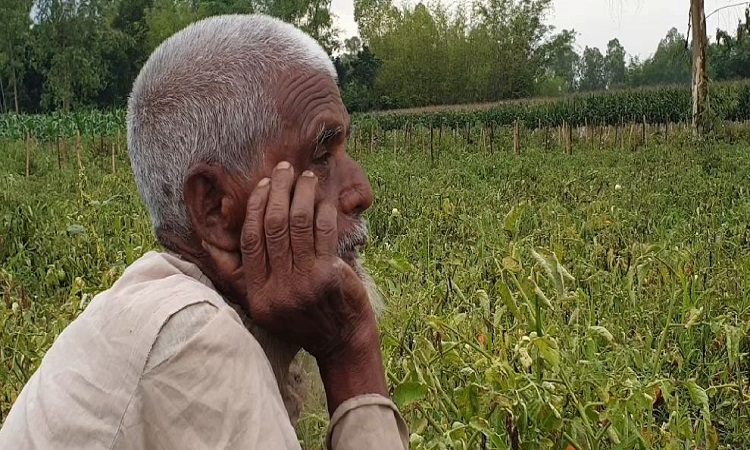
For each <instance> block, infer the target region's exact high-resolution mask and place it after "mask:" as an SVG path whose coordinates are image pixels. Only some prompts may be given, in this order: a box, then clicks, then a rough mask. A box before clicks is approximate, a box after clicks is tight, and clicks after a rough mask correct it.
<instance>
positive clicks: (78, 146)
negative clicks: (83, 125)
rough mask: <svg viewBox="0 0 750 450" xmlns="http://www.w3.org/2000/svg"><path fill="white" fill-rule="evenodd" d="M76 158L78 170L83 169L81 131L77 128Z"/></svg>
mask: <svg viewBox="0 0 750 450" xmlns="http://www.w3.org/2000/svg"><path fill="white" fill-rule="evenodd" d="M76 159H77V160H78V170H83V163H82V162H81V132H80V131H79V130H76Z"/></svg>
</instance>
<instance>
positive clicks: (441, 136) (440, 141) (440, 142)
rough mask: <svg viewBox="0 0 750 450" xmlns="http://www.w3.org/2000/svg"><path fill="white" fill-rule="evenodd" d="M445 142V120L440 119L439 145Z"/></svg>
mask: <svg viewBox="0 0 750 450" xmlns="http://www.w3.org/2000/svg"><path fill="white" fill-rule="evenodd" d="M442 143H443V121H442V120H440V131H438V145H442Z"/></svg>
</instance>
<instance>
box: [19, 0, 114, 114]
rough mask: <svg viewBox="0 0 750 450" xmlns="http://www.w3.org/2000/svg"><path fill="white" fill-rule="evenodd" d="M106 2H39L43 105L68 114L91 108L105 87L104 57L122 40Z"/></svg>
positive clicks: (37, 54) (37, 58)
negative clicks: (109, 16) (108, 48)
mask: <svg viewBox="0 0 750 450" xmlns="http://www.w3.org/2000/svg"><path fill="white" fill-rule="evenodd" d="M111 7H112V2H110V1H107V0H87V1H81V0H37V1H36V3H35V11H36V15H35V23H34V27H33V31H34V42H33V47H34V64H35V66H36V69H37V70H38V71H39V72H40V73H41V74H42V75H43V77H44V95H43V97H42V101H43V103H44V104H45V105H46V106H47V108H49V109H57V108H59V109H61V110H63V111H69V110H70V109H71V108H72V107H74V106H75V104H80V105H82V106H83V105H89V104H91V103H92V100H93V99H95V98H96V96H97V94H98V93H99V92H100V91H101V89H102V88H103V87H104V86H105V84H106V75H107V70H106V63H105V59H104V56H103V55H104V53H105V52H106V51H107V46H118V45H120V44H121V38H122V36H121V35H120V34H119V33H118V32H116V31H114V30H113V29H112V28H111V27H110V26H109V23H108V22H107V20H106V18H107V17H108V14H111V12H112V11H111V10H110V9H108V8H111Z"/></svg>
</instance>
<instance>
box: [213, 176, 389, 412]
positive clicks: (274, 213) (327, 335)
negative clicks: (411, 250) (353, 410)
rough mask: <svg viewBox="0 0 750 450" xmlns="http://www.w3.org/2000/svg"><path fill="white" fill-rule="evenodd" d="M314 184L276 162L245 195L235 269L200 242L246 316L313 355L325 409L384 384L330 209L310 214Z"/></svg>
mask: <svg viewBox="0 0 750 450" xmlns="http://www.w3.org/2000/svg"><path fill="white" fill-rule="evenodd" d="M317 183H318V182H317V178H316V177H315V175H314V174H313V173H312V172H309V171H307V172H304V173H303V174H302V175H301V176H300V177H299V178H298V179H297V181H296V186H294V185H295V181H294V169H293V168H292V167H291V165H289V163H286V162H282V163H280V164H279V165H278V166H277V167H276V169H274V172H273V174H272V176H271V179H268V178H265V179H263V180H261V182H260V183H259V184H258V186H257V187H256V188H255V189H254V190H253V192H252V193H251V194H250V197H249V199H248V202H247V212H246V217H245V223H244V225H243V229H242V238H241V249H242V257H241V260H242V262H241V267H237V264H236V262H235V263H234V264H232V263H229V264H227V261H231V258H227V257H226V255H220V254H218V251H217V249H215V248H213V247H211V246H208V245H205V247H206V250H208V251H209V253H210V254H211V255H212V258H213V259H214V261H215V262H216V263H217V266H218V269H219V271H220V273H222V274H224V276H225V278H226V279H231V280H234V283H233V284H234V285H235V289H236V290H238V291H240V292H244V295H245V300H246V303H245V304H244V305H243V306H244V308H245V309H246V311H247V312H248V314H249V316H250V318H251V319H252V320H253V321H254V322H255V323H256V324H257V325H259V326H261V327H263V328H265V329H266V330H267V331H269V332H270V333H272V334H275V335H276V336H278V337H279V338H281V339H285V340H288V341H290V342H292V343H295V344H297V345H299V346H300V347H302V348H304V349H305V350H307V351H308V352H309V353H310V354H311V355H313V356H314V357H315V358H316V360H317V362H318V367H319V368H320V372H321V377H322V379H323V382H324V384H325V388H326V395H327V397H328V407H329V411H330V412H331V413H332V412H333V411H334V410H335V408H336V407H337V406H338V405H339V404H341V403H342V402H343V401H345V400H346V399H348V398H351V397H353V396H356V395H361V394H373V393H374V394H381V395H384V396H387V388H386V384H385V376H384V372H383V365H382V358H381V354H380V346H379V340H378V333H377V325H376V321H375V314H374V311H373V310H372V307H371V306H370V303H369V300H368V297H367V293H366V291H365V288H364V286H363V285H362V282H361V281H360V279H359V278H358V277H357V275H356V274H355V272H354V271H353V270H352V268H351V267H349V266H348V265H347V264H346V263H345V262H344V261H343V260H342V259H340V258H339V257H338V255H337V248H338V230H337V225H336V224H337V220H336V215H337V211H336V208H335V207H334V206H333V205H330V204H328V203H321V204H320V205H319V206H318V208H317V211H315V193H316V188H317ZM293 187H294V197H293V198H292V197H291V192H292V188H293ZM235 261H236V259H235ZM227 265H229V267H227ZM232 265H234V267H231V266H232Z"/></svg>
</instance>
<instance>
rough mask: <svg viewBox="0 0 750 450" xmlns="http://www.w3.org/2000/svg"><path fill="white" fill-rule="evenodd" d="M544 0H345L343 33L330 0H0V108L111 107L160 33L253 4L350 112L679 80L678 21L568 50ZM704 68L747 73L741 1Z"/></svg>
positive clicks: (748, 51) (571, 35)
mask: <svg viewBox="0 0 750 450" xmlns="http://www.w3.org/2000/svg"><path fill="white" fill-rule="evenodd" d="M551 2H552V0H474V1H473V2H472V3H471V4H469V5H463V4H459V5H457V6H455V7H452V8H450V9H447V8H446V7H445V6H443V5H441V4H440V3H435V4H429V5H426V4H424V3H417V4H416V5H414V6H400V7H399V6H396V5H395V4H394V2H393V1H392V0H354V6H355V20H356V22H357V24H358V27H359V36H358V37H353V38H350V39H347V40H344V41H343V42H341V40H340V39H339V34H340V33H339V30H337V29H336V28H335V27H334V26H333V20H332V18H333V16H332V12H331V7H330V0H262V1H261V0H2V1H1V2H0V18H2V20H3V26H2V27H0V113H2V112H29V113H38V112H49V111H55V110H57V111H71V110H77V109H88V108H98V109H109V108H121V107H123V106H124V105H125V102H126V99H127V95H128V93H129V91H130V88H131V85H132V82H133V80H134V79H135V77H136V76H137V74H138V71H139V70H140V67H141V66H142V65H143V63H144V62H145V61H146V59H147V58H148V56H149V54H150V53H151V52H152V51H153V50H154V49H155V48H156V47H157V46H158V45H159V44H160V43H161V42H162V41H163V40H164V39H166V38H167V37H168V36H170V35H171V34H173V33H174V32H176V31H178V30H179V29H181V28H183V27H184V26H186V25H187V24H188V23H190V22H192V21H195V20H197V19H200V18H203V17H207V16H211V15H216V14H226V13H251V12H263V13H267V14H270V15H273V16H276V17H280V18H282V19H283V20H286V21H288V22H291V23H293V24H295V25H297V26H299V27H301V28H302V29H304V30H305V31H306V32H308V33H310V34H311V35H312V36H313V37H314V38H316V39H317V40H318V41H319V42H321V44H322V45H323V47H324V48H325V49H326V51H328V53H329V54H330V55H331V58H332V60H333V61H334V64H335V66H336V69H337V72H338V74H339V83H340V87H341V91H342V96H343V99H344V102H345V103H346V105H347V106H348V108H349V109H350V110H351V111H371V110H378V109H390V108H406V107H415V106H426V105H441V104H457V103H479V102H490V101H499V100H505V99H517V98H527V97H534V96H545V97H550V96H558V95H563V94H566V93H570V92H586V91H599V90H611V89H621V88H632V87H639V86H653V85H668V84H684V83H689V82H690V78H691V71H690V65H691V55H690V46H689V42H687V40H686V37H685V36H684V35H683V34H681V33H680V32H679V31H678V30H677V29H675V28H673V29H671V30H669V31H668V32H667V34H666V36H665V38H664V39H662V40H661V42H660V43H659V45H658V46H657V48H656V50H655V52H654V54H653V55H652V56H650V57H649V58H647V59H644V60H640V59H638V58H632V57H628V55H627V52H626V50H625V49H624V48H623V46H622V45H621V44H620V42H619V41H618V40H617V39H612V40H611V41H610V42H609V44H608V45H607V48H606V49H604V50H601V49H599V48H590V47H585V48H584V49H583V50H582V51H581V52H580V53H579V52H578V51H577V46H576V36H577V34H576V32H575V31H574V30H560V31H558V30H555V29H554V27H552V26H551V25H550V24H549V21H548V14H549V12H550V8H551ZM709 71H710V77H711V79H713V80H735V79H742V78H750V10H748V11H746V13H745V18H744V20H743V21H740V22H739V23H738V26H737V28H736V29H735V30H730V31H724V30H718V32H717V37H716V39H715V41H714V42H712V43H711V45H710V48H709Z"/></svg>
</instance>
